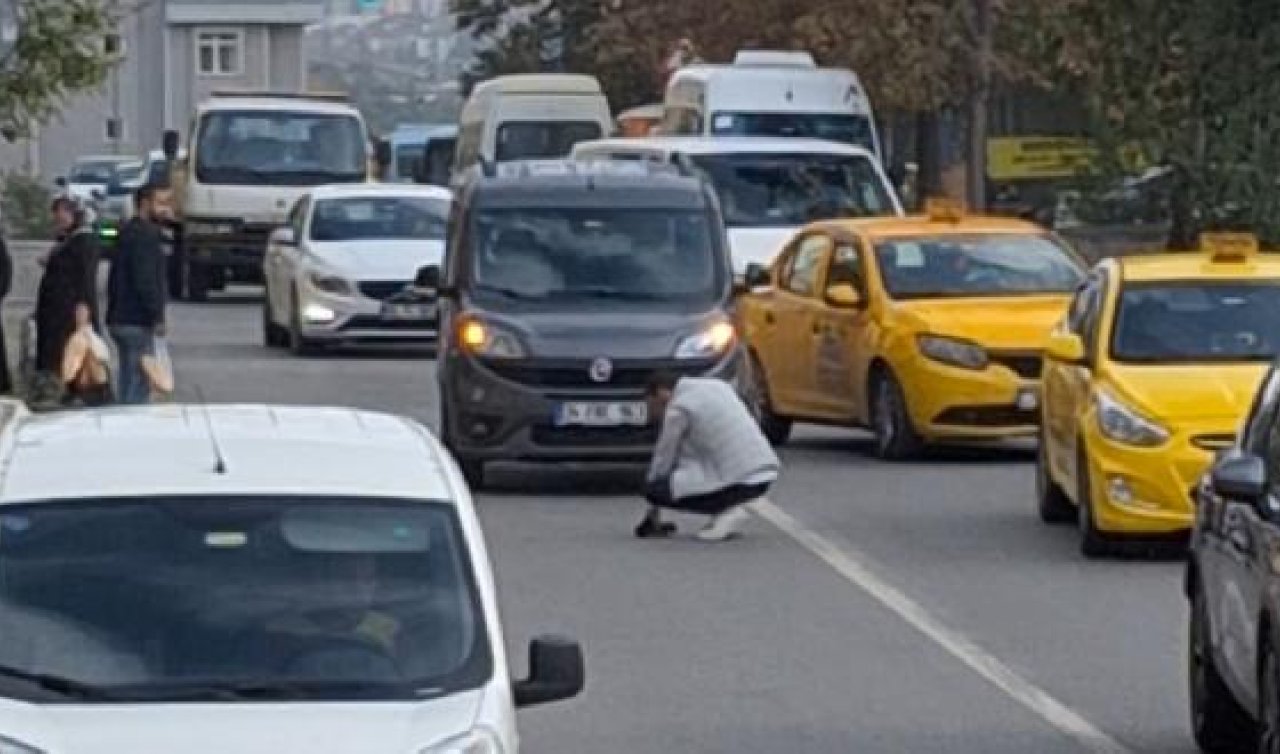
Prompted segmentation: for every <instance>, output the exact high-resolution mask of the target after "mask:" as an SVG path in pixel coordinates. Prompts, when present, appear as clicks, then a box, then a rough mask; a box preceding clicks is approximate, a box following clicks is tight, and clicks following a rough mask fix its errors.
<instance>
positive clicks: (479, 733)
mask: <svg viewBox="0 0 1280 754" xmlns="http://www.w3.org/2000/svg"><path fill="white" fill-rule="evenodd" d="M419 754H503V752H502V744H501V743H500V742H499V741H498V736H497V734H495V733H494V732H493V731H491V730H489V729H488V728H476V729H475V730H473V731H471V732H469V733H467V734H466V735H463V736H459V737H457V738H451V739H449V740H448V741H445V742H444V743H439V744H436V745H435V746H432V747H430V748H428V749H424V750H423V751H421V752H419Z"/></svg>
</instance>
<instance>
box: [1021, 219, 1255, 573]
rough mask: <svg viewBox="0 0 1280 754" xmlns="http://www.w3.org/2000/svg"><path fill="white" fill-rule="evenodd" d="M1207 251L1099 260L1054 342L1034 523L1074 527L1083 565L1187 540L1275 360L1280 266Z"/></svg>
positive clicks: (1244, 242)
mask: <svg viewBox="0 0 1280 754" xmlns="http://www.w3.org/2000/svg"><path fill="white" fill-rule="evenodd" d="M1201 247H1202V248H1201V249H1200V250H1199V251H1198V253H1177V254H1155V255H1147V256H1132V257H1126V258H1121V259H1111V260H1107V261H1104V262H1102V263H1101V264H1099V265H1098V266H1097V267H1096V268H1095V269H1094V271H1093V272H1092V273H1091V274H1090V276H1089V278H1088V280H1087V281H1086V283H1085V284H1084V285H1083V286H1082V287H1081V289H1080V291H1079V293H1078V294H1077V295H1076V297H1075V299H1074V301H1073V303H1072V305H1071V310H1070V314H1069V315H1068V316H1067V317H1066V319H1065V320H1064V321H1063V322H1062V323H1061V325H1060V326H1059V327H1058V329H1057V330H1056V331H1055V332H1054V334H1053V336H1052V337H1051V338H1050V342H1049V347H1048V351H1047V357H1048V358H1047V360H1046V364H1045V373H1044V409H1043V411H1044V416H1043V427H1044V436H1043V438H1042V441H1041V450H1040V460H1039V463H1038V464H1037V481H1038V485H1037V487H1038V498H1039V513H1040V517H1041V518H1042V519H1043V520H1044V521H1045V522H1047V523H1072V522H1076V523H1077V524H1078V525H1079V527H1080V531H1081V549H1082V551H1083V552H1084V554H1085V555H1086V556H1088V557H1098V556H1101V555H1106V554H1107V553H1109V552H1110V551H1111V550H1113V549H1114V546H1115V544H1116V542H1117V540H1119V539H1125V538H1135V537H1136V538H1139V539H1150V538H1152V537H1153V536H1156V535H1173V536H1175V537H1176V536H1180V535H1182V534H1184V533H1185V532H1187V531H1188V530H1189V529H1190V528H1191V525H1192V522H1193V515H1194V508H1193V500H1194V495H1193V488H1194V487H1195V486H1196V485H1197V483H1198V482H1199V480H1200V477H1201V475H1202V474H1203V473H1204V470H1205V469H1206V468H1207V467H1208V465H1209V464H1210V463H1211V462H1212V460H1213V457H1214V454H1215V452H1216V451H1217V450H1219V449H1222V448H1227V447H1229V446H1230V445H1231V444H1232V443H1233V442H1234V440H1235V436H1236V433H1237V431H1238V429H1239V424H1240V422H1241V420H1242V417H1243V416H1244V415H1245V414H1246V413H1247V412H1248V410H1249V405H1250V403H1251V401H1252V399H1253V395H1254V392H1255V391H1256V390H1257V388H1258V383H1259V382H1260V381H1261V379H1262V375H1263V374H1264V372H1265V371H1266V368H1267V366H1268V365H1269V364H1270V362H1271V361H1272V360H1273V359H1274V358H1275V356H1276V354H1277V353H1278V352H1280V327H1277V323H1280V254H1271V253H1267V254H1263V253H1260V252H1259V250H1258V246H1257V241H1256V239H1253V238H1252V237H1251V236H1240V235H1233V234H1226V235H1209V236H1206V237H1205V238H1204V239H1203V241H1202V243H1201Z"/></svg>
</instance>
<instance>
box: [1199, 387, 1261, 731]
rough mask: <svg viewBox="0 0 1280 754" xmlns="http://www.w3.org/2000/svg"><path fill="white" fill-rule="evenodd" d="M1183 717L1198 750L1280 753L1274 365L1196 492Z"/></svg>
mask: <svg viewBox="0 0 1280 754" xmlns="http://www.w3.org/2000/svg"><path fill="white" fill-rule="evenodd" d="M1196 497H1197V501H1198V505H1197V511H1196V524H1195V529H1194V531H1193V533H1192V537H1191V549H1190V554H1189V559H1188V563H1187V574H1186V592H1187V597H1188V599H1189V600H1190V603H1191V611H1190V615H1191V629H1190V641H1189V644H1190V646H1189V651H1188V659H1189V668H1190V681H1191V720H1192V727H1193V730H1194V732H1195V736H1196V740H1197V742H1198V743H1199V744H1200V748H1201V749H1202V750H1204V751H1206V752H1213V753H1215V754H1216V753H1219V752H1221V753H1223V754H1231V753H1234V752H1241V753H1243V752H1248V753H1249V754H1253V753H1254V752H1268V753H1272V754H1280V369H1278V368H1277V366H1273V367H1272V368H1271V370H1270V372H1269V373H1268V375H1267V378H1266V379H1265V380H1264V381H1263V383H1262V387H1261V389H1260V390H1259V391H1258V395H1257V397H1256V398H1255V399H1254V405H1253V409H1252V410H1251V411H1250V412H1249V416H1248V419H1247V420H1246V421H1245V423H1244V425H1243V432H1242V434H1241V436H1240V438H1239V440H1238V441H1237V442H1236V444H1235V446H1234V447H1233V448H1232V449H1231V450H1229V451H1226V452H1225V453H1224V454H1223V455H1222V456H1221V457H1220V458H1219V459H1218V461H1217V462H1216V463H1215V464H1214V466H1213V467H1212V469H1211V470H1210V472H1209V473H1208V474H1207V475H1206V477H1205V479H1204V480H1203V481H1202V482H1201V484H1200V486H1199V489H1198V490H1197V491H1196Z"/></svg>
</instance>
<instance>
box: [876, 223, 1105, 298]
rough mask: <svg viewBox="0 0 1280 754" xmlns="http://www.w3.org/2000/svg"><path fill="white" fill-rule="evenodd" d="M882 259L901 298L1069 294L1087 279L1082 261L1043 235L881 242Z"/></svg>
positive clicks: (886, 278) (889, 287)
mask: <svg viewBox="0 0 1280 754" xmlns="http://www.w3.org/2000/svg"><path fill="white" fill-rule="evenodd" d="M876 259H877V260H878V262H879V266H880V277H881V280H882V281H883V282H884V287H885V290H886V291H887V292H888V293H889V295H890V296H892V297H893V298H896V299H917V298H978V297H989V296H1025V295H1029V294H1038V293H1041V294H1042V293H1063V294H1065V293H1070V292H1071V291H1073V290H1075V288H1076V287H1077V286H1078V285H1079V284H1080V281H1081V280H1082V279H1083V278H1084V271H1083V270H1082V269H1081V266H1080V264H1079V263H1078V262H1077V261H1076V260H1075V259H1074V258H1073V257H1072V256H1071V255H1070V254H1068V253H1067V251H1066V250H1065V249H1064V248H1062V247H1061V246H1059V245H1058V244H1056V243H1054V242H1053V241H1051V240H1049V239H1048V238H1044V237H1042V236H1016V235H992V236H965V237H951V236H947V237H938V238H910V239H899V240H895V241H886V242H882V243H880V244H878V245H877V246H876Z"/></svg>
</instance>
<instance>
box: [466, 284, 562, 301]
mask: <svg viewBox="0 0 1280 754" xmlns="http://www.w3.org/2000/svg"><path fill="white" fill-rule="evenodd" d="M476 290H477V291H483V292H485V293H494V294H497V295H499V296H504V297H506V298H514V299H520V300H521V301H538V300H540V299H544V298H546V296H535V295H533V294H532V293H526V292H525V291H520V290H516V289H515V288H504V287H502V286H500V285H477V286H476Z"/></svg>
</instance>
